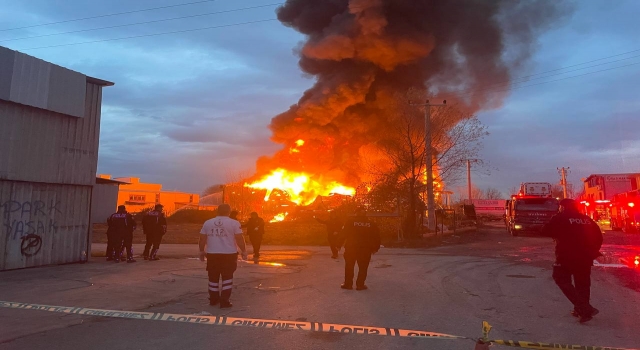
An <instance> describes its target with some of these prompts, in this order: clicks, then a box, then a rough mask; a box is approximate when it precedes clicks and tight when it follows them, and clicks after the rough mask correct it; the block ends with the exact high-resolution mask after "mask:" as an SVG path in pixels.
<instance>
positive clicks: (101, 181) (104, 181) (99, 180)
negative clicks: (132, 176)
mask: <svg viewBox="0 0 640 350" xmlns="http://www.w3.org/2000/svg"><path fill="white" fill-rule="evenodd" d="M96 184H112V185H128V184H129V183H128V182H124V181H117V180H111V179H105V178H103V177H96Z"/></svg>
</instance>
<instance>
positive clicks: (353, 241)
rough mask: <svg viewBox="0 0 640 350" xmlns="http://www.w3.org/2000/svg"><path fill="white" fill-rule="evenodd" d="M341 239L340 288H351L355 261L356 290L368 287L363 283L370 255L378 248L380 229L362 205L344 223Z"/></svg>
mask: <svg viewBox="0 0 640 350" xmlns="http://www.w3.org/2000/svg"><path fill="white" fill-rule="evenodd" d="M340 239H341V241H340V244H339V246H338V247H341V246H342V245H343V243H344V263H345V265H344V283H343V284H342V285H341V286H340V288H342V289H353V276H354V268H355V265H356V263H357V264H358V278H357V279H356V290H365V289H368V287H367V285H366V284H365V280H366V279H367V272H368V269H369V262H371V255H372V254H375V253H377V252H378V250H379V249H380V231H379V230H378V227H377V226H376V224H375V223H374V222H372V221H370V220H369V219H368V218H367V213H366V211H365V210H364V208H362V207H358V208H356V210H355V212H354V216H353V217H351V218H349V219H348V220H347V222H346V223H345V224H344V226H343V228H342V232H341V238H340Z"/></svg>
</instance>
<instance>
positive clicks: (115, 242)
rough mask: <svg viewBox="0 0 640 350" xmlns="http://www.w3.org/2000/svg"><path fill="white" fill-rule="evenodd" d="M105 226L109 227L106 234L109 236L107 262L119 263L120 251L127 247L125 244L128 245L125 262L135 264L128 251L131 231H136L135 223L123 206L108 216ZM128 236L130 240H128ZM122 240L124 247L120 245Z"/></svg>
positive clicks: (130, 251)
mask: <svg viewBox="0 0 640 350" xmlns="http://www.w3.org/2000/svg"><path fill="white" fill-rule="evenodd" d="M107 224H108V225H109V228H108V230H107V232H108V234H110V235H111V237H110V241H111V242H110V243H107V250H108V252H107V254H108V255H107V260H110V259H109V258H111V260H115V262H120V260H121V259H122V258H123V257H122V249H123V248H124V246H126V245H127V243H129V245H128V247H129V250H127V262H135V260H133V250H131V249H130V247H131V239H132V238H133V230H135V229H136V221H135V220H134V219H133V216H131V214H129V213H127V209H126V207H125V206H124V205H120V206H118V211H117V212H116V213H114V214H111V216H109V218H108V219H107ZM130 236H131V239H129V237H130ZM123 240H124V242H125V244H124V245H123V244H122V243H123ZM109 251H110V252H109Z"/></svg>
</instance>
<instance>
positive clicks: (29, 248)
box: [0, 180, 91, 270]
mask: <svg viewBox="0 0 640 350" xmlns="http://www.w3.org/2000/svg"><path fill="white" fill-rule="evenodd" d="M90 200H91V187H90V186H76V185H58V184H39V183H33V182H19V181H2V180H0V214H1V218H0V221H1V223H2V232H3V234H4V239H3V240H0V252H3V253H4V254H2V255H0V270H9V269H18V268H24V267H32V266H41V265H50V264H62V263H70V262H78V261H86V259H87V255H88V240H89V234H88V232H89V228H90V224H91V223H90V220H89V211H90Z"/></svg>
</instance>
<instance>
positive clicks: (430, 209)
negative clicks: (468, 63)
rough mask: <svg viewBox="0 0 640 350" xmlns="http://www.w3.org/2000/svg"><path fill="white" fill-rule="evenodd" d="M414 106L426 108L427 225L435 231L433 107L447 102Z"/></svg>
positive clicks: (414, 104)
mask: <svg viewBox="0 0 640 350" xmlns="http://www.w3.org/2000/svg"><path fill="white" fill-rule="evenodd" d="M409 104H410V105H412V106H424V130H425V132H424V147H425V156H424V164H425V166H426V171H427V225H428V227H429V230H434V229H435V224H436V221H435V219H436V201H435V198H434V194H433V147H432V145H431V139H432V135H431V131H432V130H431V106H445V105H446V104H447V100H444V101H442V103H437V104H434V103H430V102H429V100H427V101H426V103H422V104H417V103H411V102H409Z"/></svg>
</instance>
